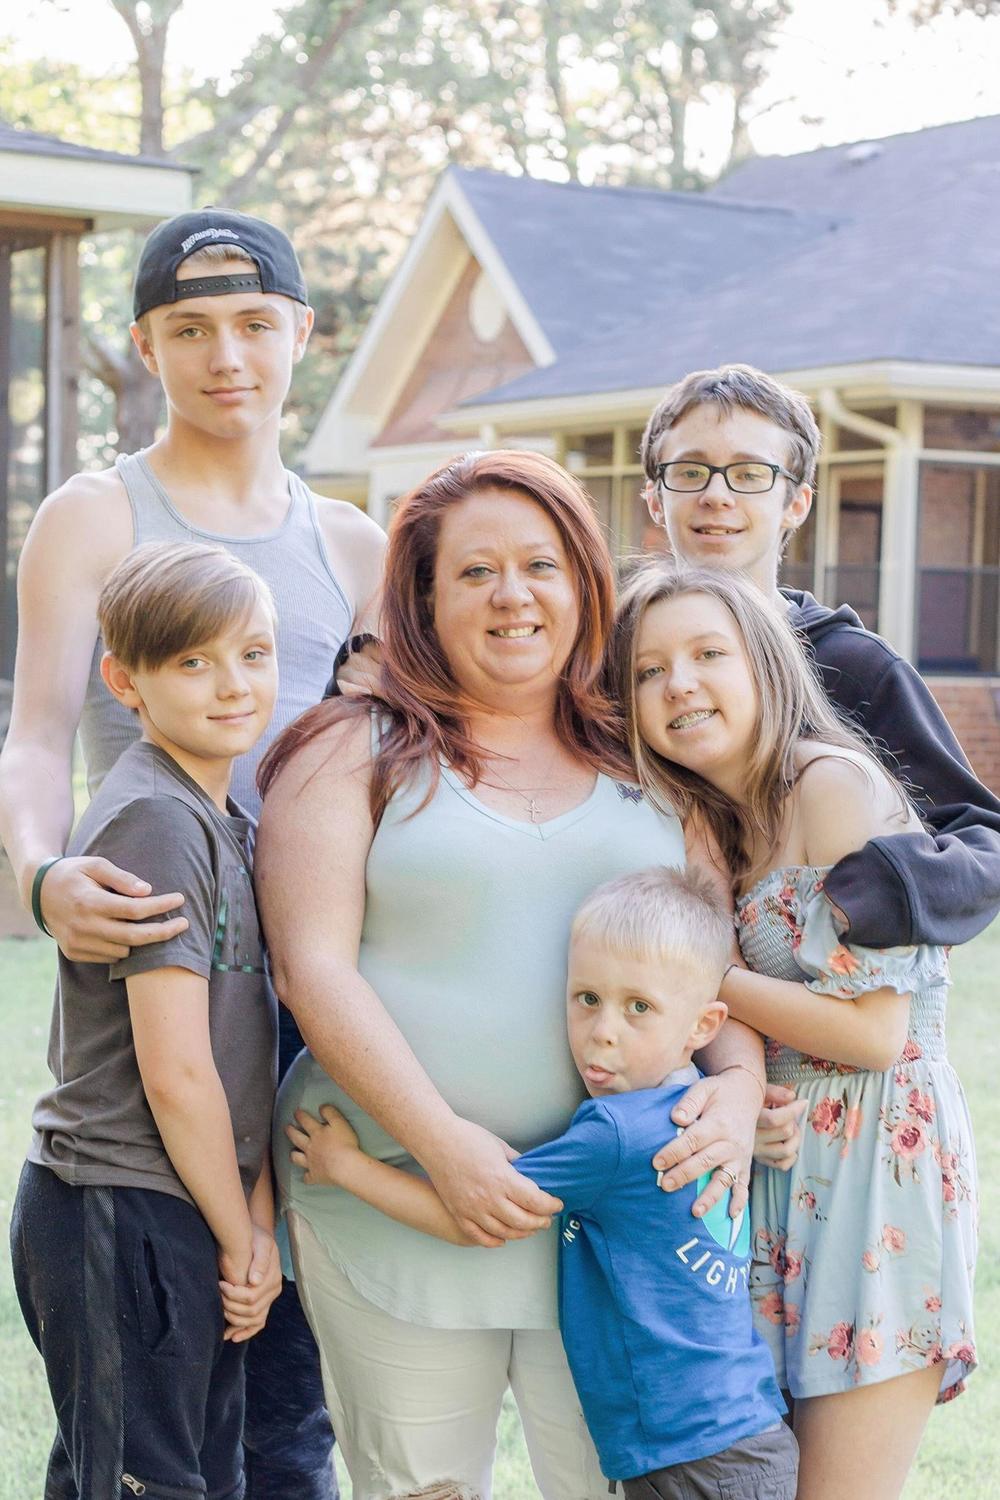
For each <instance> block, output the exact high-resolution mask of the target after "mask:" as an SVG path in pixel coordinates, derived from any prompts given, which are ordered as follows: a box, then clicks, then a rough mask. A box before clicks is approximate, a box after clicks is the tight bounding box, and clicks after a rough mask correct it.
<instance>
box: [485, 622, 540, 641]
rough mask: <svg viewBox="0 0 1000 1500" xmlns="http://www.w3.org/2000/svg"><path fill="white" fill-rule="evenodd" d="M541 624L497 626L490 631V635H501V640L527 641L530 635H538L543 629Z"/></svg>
mask: <svg viewBox="0 0 1000 1500" xmlns="http://www.w3.org/2000/svg"><path fill="white" fill-rule="evenodd" d="M541 628H542V627H541V626H540V625H506V626H497V628H496V629H495V630H491V631H490V635H495V636H497V637H499V639H500V640H501V641H525V640H527V639H528V638H529V637H530V636H533V635H537V633H538V632H539V630H541Z"/></svg>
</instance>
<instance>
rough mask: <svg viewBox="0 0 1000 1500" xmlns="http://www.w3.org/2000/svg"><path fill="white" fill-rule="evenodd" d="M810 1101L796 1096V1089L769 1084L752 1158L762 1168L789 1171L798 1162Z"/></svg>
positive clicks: (758, 1121)
mask: <svg viewBox="0 0 1000 1500" xmlns="http://www.w3.org/2000/svg"><path fill="white" fill-rule="evenodd" d="M808 1104H809V1101H808V1100H807V1099H799V1098H797V1097H796V1094H795V1090H794V1089H787V1088H784V1087H783V1086H782V1085H781V1084H780V1083H769V1084H768V1086H767V1089H766V1090H765V1093H764V1108H763V1109H762V1110H761V1112H760V1116H759V1118H758V1120H757V1134H756V1138H755V1140H754V1147H753V1158H754V1161H756V1162H759V1163H760V1165H761V1166H762V1167H776V1168H777V1170H778V1171H779V1172H787V1171H788V1170H789V1169H790V1168H791V1167H794V1165H795V1163H796V1162H797V1161H798V1159H799V1150H800V1148H801V1145H802V1117H803V1115H804V1114H805V1112H806V1109H807V1108H808Z"/></svg>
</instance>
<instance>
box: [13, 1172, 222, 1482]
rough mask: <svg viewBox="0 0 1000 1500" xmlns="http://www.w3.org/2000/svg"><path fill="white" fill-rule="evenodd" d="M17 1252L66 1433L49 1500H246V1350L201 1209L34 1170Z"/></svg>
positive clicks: (28, 1314) (58, 1447)
mask: <svg viewBox="0 0 1000 1500" xmlns="http://www.w3.org/2000/svg"><path fill="white" fill-rule="evenodd" d="M11 1253H12V1259H13V1266H14V1283H15V1286H16V1288H17V1296H18V1300H19V1302H20V1304H21V1311H22V1313H23V1314H24V1320H25V1322H26V1323H27V1325H28V1332H29V1333H30V1334H31V1337H32V1339H33V1340H34V1342H35V1346H36V1348H37V1349H38V1350H39V1352H40V1354H41V1355H42V1358H43V1359H44V1361H45V1373H46V1376H47V1377H48V1383H49V1391H50V1393H51V1395H52V1402H53V1405H54V1407H55V1411H56V1421H57V1424H58V1430H57V1433H56V1439H55V1442H54V1444H53V1448H52V1453H51V1455H50V1459H49V1468H48V1474H47V1477H46V1484H45V1491H44V1500H119V1497H122V1500H129V1497H130V1496H132V1495H141V1494H145V1495H147V1496H149V1497H150V1500H154V1497H162V1500H195V1497H197V1500H201V1497H205V1500H242V1497H243V1495H244V1482H243V1457H242V1450H241V1446H240V1432H241V1428H242V1423H243V1351H244V1347H245V1346H244V1345H242V1344H231V1343H224V1342H223V1338H222V1334H223V1328H224V1321H223V1313H222V1303H221V1300H220V1297H219V1274H218V1266H217V1260H216V1247H215V1242H214V1240H213V1238H212V1234H211V1231H210V1230H209V1228H208V1225H207V1224H206V1223H205V1221H204V1219H203V1218H202V1217H201V1215H200V1214H199V1213H198V1212H197V1210H196V1209H194V1208H192V1206H191V1205H190V1204H188V1203H185V1202H183V1201H182V1200H181V1199H180V1198H174V1197H172V1196H170V1195H169V1194H167V1193H159V1192H149V1191H147V1190H145V1189H143V1188H110V1187H70V1186H69V1185H68V1184H67V1183H65V1182H62V1181H61V1180H60V1179H59V1178H58V1177H57V1176H56V1175H55V1173H54V1172H50V1171H49V1170H48V1168H46V1167H39V1166H35V1165H34V1164H33V1163H31V1162H28V1163H26V1165H25V1167H24V1170H23V1172H22V1173H21V1182H20V1185H19V1187H18V1192H17V1199H16V1201H15V1204H14V1214H13V1219H12V1221H11Z"/></svg>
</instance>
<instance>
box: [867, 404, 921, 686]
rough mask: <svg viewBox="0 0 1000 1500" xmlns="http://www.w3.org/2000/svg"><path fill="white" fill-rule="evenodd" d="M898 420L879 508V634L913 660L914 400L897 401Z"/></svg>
mask: <svg viewBox="0 0 1000 1500" xmlns="http://www.w3.org/2000/svg"><path fill="white" fill-rule="evenodd" d="M897 421H898V423H899V429H898V430H899V434H900V437H901V439H902V441H901V442H899V443H898V444H896V445H895V446H894V447H891V448H889V450H888V451H887V453H886V463H885V498H884V501H883V506H882V557H881V564H880V565H881V574H882V579H881V591H880V595H879V620H878V628H879V634H880V635H883V636H885V638H886V640H887V641H888V642H889V644H890V645H891V646H895V648H896V650H897V651H898V652H899V654H900V656H905V657H906V659H907V661H913V658H914V647H915V641H916V612H917V529H918V524H919V513H920V505H919V483H920V461H919V451H920V443H921V441H922V411H921V406H920V403H919V402H917V401H901V402H900V403H899V407H898V415H897Z"/></svg>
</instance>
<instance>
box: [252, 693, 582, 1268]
mask: <svg viewBox="0 0 1000 1500" xmlns="http://www.w3.org/2000/svg"><path fill="white" fill-rule="evenodd" d="M370 733H371V731H370V725H369V720H368V717H367V715H363V716H361V717H359V718H357V719H352V720H347V721H345V722H341V723H339V724H337V725H335V726H334V727H333V728H332V729H330V730H329V731H328V732H327V733H326V734H324V735H321V736H319V737H318V738H317V739H316V740H313V741H311V742H310V743H309V744H307V745H306V746H304V747H303V748H302V749H301V750H300V751H298V752H297V753H296V755H295V756H294V757H293V759H292V760H291V761H289V763H288V764H287V765H286V766H285V767H284V768H283V770H282V771H281V773H280V775H279V776H278V778H277V780H276V781H275V782H274V784H273V786H272V787H271V788H270V790H269V791H268V794H267V797H266V799H265V802H264V810H263V813H262V816H261V822H260V831H259V834H258V840H257V852H256V860H255V870H256V877H257V889H258V894H259V899H260V905H261V912H262V916H263V919H264V926H265V929H266V932H267V937H268V944H269V948H270V953H271V961H272V969H273V974H274V982H275V987H276V989H277V992H278V995H279V997H280V998H281V1000H282V1001H283V1002H284V1004H286V1005H287V1006H288V1008H289V1009H290V1010H291V1011H292V1013H293V1015H294V1016H295V1019H296V1021H297V1022H298V1025H299V1029H300V1030H301V1032H302V1035H303V1037H304V1038H305V1041H306V1044H307V1046H308V1047H309V1050H310V1052H311V1053H312V1054H313V1056H314V1057H315V1058H316V1060H317V1062H318V1063H319V1064H320V1066H321V1067H322V1068H323V1069H324V1070H325V1071H326V1072H327V1073H329V1075H330V1077H331V1078H334V1079H335V1080H336V1081H337V1083H339V1084H340V1085H341V1087H342V1088H343V1089H345V1090H346V1092H347V1093H348V1094H350V1096H351V1098H352V1099H354V1100H355V1101H356V1103H357V1104H359V1105H360V1106H361V1108H362V1109H363V1110H365V1112H366V1113H367V1114H369V1115H371V1117H372V1118H373V1119H375V1120H377V1121H378V1123H379V1124H380V1125H381V1126H382V1127H383V1129H384V1130H386V1131H387V1132H388V1133H389V1135H391V1136H392V1137H393V1139H394V1140H397V1141H399V1143H400V1144H401V1145H403V1146H405V1148H406V1149H407V1150H408V1151H409V1152H410V1154H411V1155H412V1156H413V1157H414V1158H415V1159H416V1160H417V1161H418V1162H420V1164H421V1166H422V1167H423V1168H424V1170H425V1171H426V1172H427V1173H428V1175H429V1176H430V1177H431V1179H432V1181H433V1182H434V1185H435V1187H436V1188H437V1189H438V1191H439V1192H440V1194H441V1197H442V1199H443V1200H444V1202H445V1204H446V1206H447V1208H448V1210H449V1212H450V1213H452V1214H453V1216H454V1217H455V1219H456V1221H457V1222H458V1224H459V1227H460V1228H461V1229H462V1230H463V1231H464V1232H466V1233H467V1234H468V1235H469V1236H470V1237H471V1238H472V1239H473V1240H474V1241H475V1242H476V1243H477V1244H481V1245H495V1244H498V1243H501V1242H503V1241H504V1240H507V1239H511V1238H514V1237H520V1236H523V1235H524V1234H530V1233H533V1232H534V1231H535V1230H537V1229H541V1228H544V1227H545V1226H546V1225H547V1224H548V1222H549V1218H550V1216H551V1214H552V1213H554V1212H556V1211H557V1207H556V1204H557V1200H555V1199H553V1198H550V1197H549V1195H548V1194H547V1193H543V1192H541V1190H540V1189H538V1188H537V1187H536V1186H535V1185H534V1183H531V1182H528V1181H527V1180H526V1179H525V1178H523V1177H521V1176H519V1174H518V1173H517V1172H515V1171H514V1169H513V1168H512V1167H511V1166H510V1163H509V1158H508V1150H509V1148H507V1147H506V1146H505V1145H504V1143H503V1142H502V1141H499V1140H498V1139H497V1138H496V1137H495V1136H493V1135H491V1134H490V1132H489V1131H487V1130H484V1129H482V1127H481V1126H479V1125H475V1124H473V1123H472V1122H471V1121H469V1120H463V1119H460V1118H459V1117H458V1116H457V1115H455V1114H454V1112H453V1111H452V1110H451V1109H450V1108H449V1107H448V1105H447V1104H446V1103H445V1101H444V1100H443V1099H442V1098H441V1095H440V1094H439V1093H438V1091H437V1089H436V1088H435V1087H434V1085H433V1083H432V1082H431V1080H430V1079H429V1078H428V1076H427V1074H426V1073H425V1072H424V1070H423V1068H422V1067H421V1066H420V1064H419V1062H418V1061H417V1059H416V1057H415V1056H414V1054H413V1052H412V1050H411V1049H410V1047H409V1045H408V1044H407V1042H406V1040H405V1039H404V1037H403V1035H402V1033H401V1032H400V1031H399V1028H398V1027H397V1026H396V1025H395V1023H394V1022H393V1021H392V1019H391V1018H390V1016H389V1015H388V1014H387V1012H386V1011H385V1008H384V1007H383V1005H382V1003H381V1001H380V1000H379V998H378V996H377V995H376V994H375V992H374V990H373V989H372V988H371V986H370V985H369V984H367V983H366V982H365V980H364V979H363V978H362V976H361V975H360V974H359V973H358V969H357V959H358V949H359V945H360V939H361V927H362V922H363V918H364V903H365V867H366V863H367V859H368V851H369V849H370V847H371V841H372V837H373V832H374V830H373V826H372V819H371V812H370V806H369V781H370V775H371V751H370ZM417 816H419V814H418V815H417ZM414 879H415V880H419V873H418V872H414Z"/></svg>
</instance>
